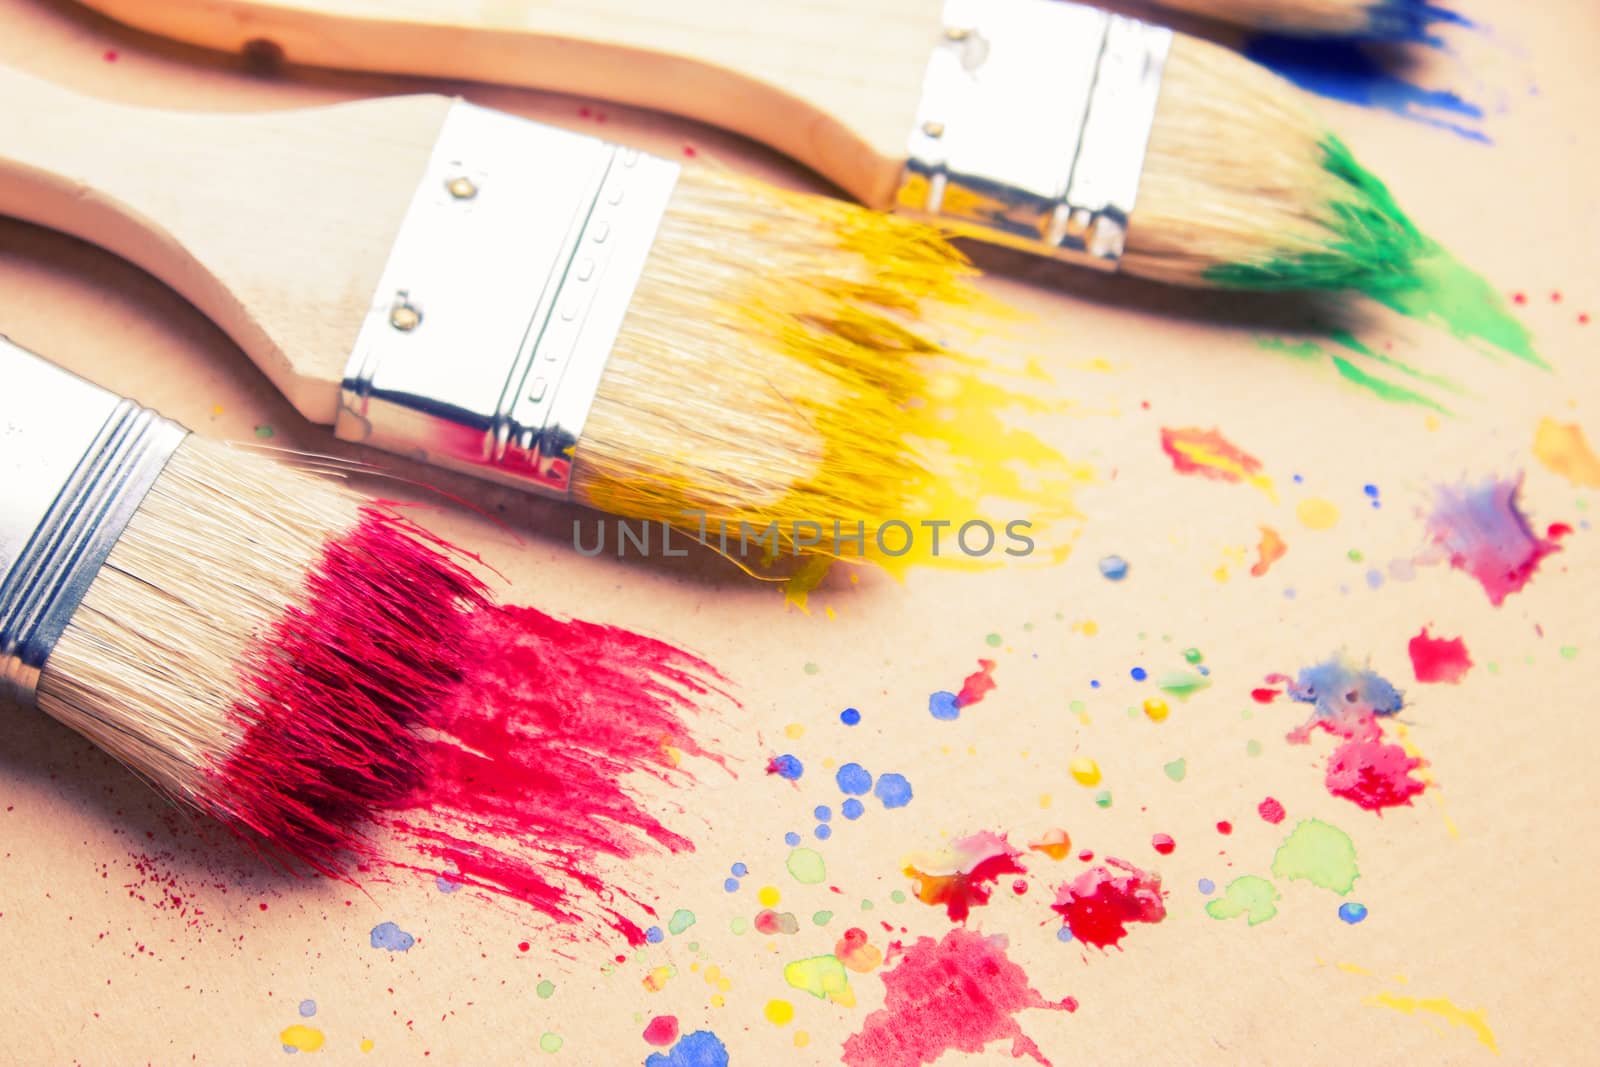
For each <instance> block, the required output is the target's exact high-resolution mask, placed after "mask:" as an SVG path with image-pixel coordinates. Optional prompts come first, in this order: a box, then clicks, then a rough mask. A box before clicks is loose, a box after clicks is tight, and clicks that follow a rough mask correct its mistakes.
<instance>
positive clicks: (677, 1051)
mask: <svg viewBox="0 0 1600 1067" xmlns="http://www.w3.org/2000/svg"><path fill="white" fill-rule="evenodd" d="M644 1067H728V1049H727V1047H726V1046H724V1045H723V1043H722V1041H721V1039H719V1038H718V1037H717V1035H716V1034H714V1033H712V1032H711V1031H710V1030H696V1031H695V1032H694V1033H692V1034H684V1035H683V1036H682V1037H680V1038H678V1043H677V1044H676V1045H673V1046H672V1047H671V1048H670V1049H668V1050H667V1051H666V1052H652V1053H650V1056H649V1058H647V1059H646V1060H645V1061H644Z"/></svg>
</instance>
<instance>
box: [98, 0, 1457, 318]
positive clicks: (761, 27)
mask: <svg viewBox="0 0 1600 1067" xmlns="http://www.w3.org/2000/svg"><path fill="white" fill-rule="evenodd" d="M87 2H88V5H89V6H90V7H93V8H95V9H96V10H98V11H100V12H103V13H104V14H106V15H109V16H110V17H112V18H114V19H117V20H119V21H121V22H125V23H127V24H129V25H132V26H136V27H138V28H139V29H142V30H146V31H149V32H151V33H157V34H163V35H166V36H170V37H175V38H178V39H181V40H185V41H189V42H192V43H195V44H200V45H204V46H207V47H211V48H219V49H224V50H228V51H244V52H246V53H248V54H252V55H256V56H267V55H270V56H274V57H278V58H281V59H284V60H287V61H288V62H290V63H297V64H308V65H312V66H323V67H332V68H336V69H346V70H366V71H379V72H385V73H394V74H415V75H426V76H432V77H445V78H461V79H470V80H473V81H484V82H498V83H501V84H505V85H517V86H526V87H529V88H536V89H548V90H556V91H560V92H567V93H574V94H578V95H583V96H590V97H598V98H600V99H608V100H615V101H618V102H620V103H626V104H633V105H637V106H640V107H647V108H652V109H655V110H659V111H667V112H671V113H674V114H678V115H683V116H686V117H688V118H692V119H696V120H698V121H701V122H705V123H708V124H710V125H713V126H718V127H721V128H723V129H727V130H731V131H734V132H736V133H740V134H743V135H745V136H747V137H750V138H753V139H755V140H757V141H761V142H764V143H765V144H768V145H770V146H771V147H773V148H775V149H777V150H778V151H780V152H782V153H784V154H785V155H788V156H790V157H791V158H793V159H796V160H799V161H800V162H802V163H805V164H806V165H808V166H810V167H812V168H813V169H814V170H816V171H817V172H818V173H820V174H822V175H823V176H824V177H826V178H828V179H830V180H832V181H833V182H834V183H836V184H837V185H839V186H840V187H841V188H843V189H844V190H845V191H846V192H848V193H849V194H851V195H852V196H854V197H855V198H856V199H858V200H859V201H860V202H861V203H863V204H866V205H868V206H871V207H875V208H881V209H888V208H892V209H893V210H895V211H897V212H901V213H905V214H909V215H913V216H917V217H922V218H928V219H932V220H934V221H936V222H937V223H938V224H940V225H941V226H943V227H947V228H948V229H949V230H951V231H953V232H956V233H959V234H961V235H962V236H965V237H970V238H973V239H975V240H979V241H983V242H988V243H991V244H998V245H1003V246H1007V247H1011V248H1015V249H1020V250H1022V251H1025V252H1029V253H1033V254H1035V255H1040V256H1047V257H1050V258H1054V259H1061V260H1066V261H1069V262H1072V263H1077V264H1081V265H1085V266H1089V267H1093V268H1096V269H1100V270H1121V271H1123V272H1126V273H1128V274H1133V275H1138V276H1141V277H1145V278H1150V279H1154V280H1156V281H1161V282H1167V283H1173V284H1178V285H1187V286H1201V287H1219V288H1237V289H1265V290H1292V289H1356V290H1362V291H1365V292H1369V293H1370V292H1373V291H1375V290H1376V291H1382V290H1385V289H1392V288H1405V287H1410V286H1412V285H1414V284H1415V282H1416V276H1415V272H1414V269H1413V261H1414V260H1415V259H1416V258H1418V257H1420V256H1422V255H1424V254H1425V253H1426V252H1427V250H1428V245H1427V242H1426V240H1425V239H1424V238H1423V237H1422V235H1421V234H1419V233H1418V231H1417V230H1416V229H1415V228H1414V227H1413V226H1412V224H1411V223H1410V221H1409V220H1408V219H1407V218H1406V216H1405V214H1404V213H1403V212H1402V211H1401V210H1400V208H1399V207H1398V205H1397V204H1396V203H1395V201H1394V199H1393V198H1392V197H1391V196H1390V195H1389V193H1388V191H1387V190H1386V189H1385V188H1384V186H1383V184H1382V183H1381V182H1380V181H1379V180H1378V179H1377V178H1376V177H1374V176H1373V175H1372V174H1371V173H1370V172H1369V171H1367V170H1366V169H1365V168H1364V167H1362V166H1361V165H1360V164H1359V163H1358V162H1357V161H1356V159H1355V158H1354V156H1352V154H1351V153H1350V151H1349V149H1348V148H1346V147H1345V145H1344V143H1343V142H1342V141H1341V140H1340V139H1339V138H1338V137H1337V136H1336V135H1334V134H1333V133H1332V132H1330V131H1329V129H1328V128H1327V127H1326V126H1325V125H1324V124H1323V123H1322V122H1321V120H1320V119H1319V118H1318V117H1317V115H1316V114H1315V112H1314V111H1313V110H1312V108H1311V106H1310V104H1309V102H1308V101H1307V99H1306V97H1305V96H1304V95H1303V94H1302V93H1301V92H1300V91H1299V90H1298V89H1296V88H1295V87H1294V86H1292V85H1290V84H1289V83H1288V82H1287V81H1285V80H1283V79H1282V78H1280V77H1278V76H1277V75H1275V74H1273V73H1272V72H1271V71H1269V70H1267V69H1266V68H1264V67H1261V66H1259V65H1257V64H1255V63H1252V62H1250V61H1249V60H1247V59H1245V58H1243V57H1242V56H1239V55H1237V54H1235V53H1234V52H1232V51H1229V50H1228V49H1226V48H1223V47H1220V46H1218V45H1215V44H1212V43H1210V42H1208V41H1205V40H1201V39H1199V38H1196V37H1190V36H1186V35H1184V34H1175V33H1173V32H1172V31H1170V30H1168V29H1166V28H1164V27H1161V26H1156V25H1152V24H1149V23H1146V22H1142V21H1139V20H1137V19H1132V18H1126V17H1123V16H1120V15H1112V14H1109V13H1107V12H1104V11H1100V10H1098V9H1096V8H1093V7H1086V6H1084V5H1082V4H1073V3H1065V2H1062V0H870V2H862V3H859V4H846V5H841V4H839V3H837V0H682V2H679V3H674V4H666V5H661V4H656V5H647V6H648V10H645V5H640V4H638V3H637V2H636V0H496V2H492V3H477V4H465V5H464V4H460V3H456V2H454V0H293V2H289V0H165V2H163V3H159V4H152V3H148V2H147V0H87ZM1192 2H1193V3H1198V2H1199V0H1192ZM1263 2H1265V0H1263Z"/></svg>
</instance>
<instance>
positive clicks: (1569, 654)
mask: <svg viewBox="0 0 1600 1067" xmlns="http://www.w3.org/2000/svg"><path fill="white" fill-rule="evenodd" d="M1561 658H1562V659H1577V658H1578V646H1577V645H1562V646H1561Z"/></svg>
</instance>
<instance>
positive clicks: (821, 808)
mask: <svg viewBox="0 0 1600 1067" xmlns="http://www.w3.org/2000/svg"><path fill="white" fill-rule="evenodd" d="M811 814H812V815H813V816H815V817H816V820H817V821H818V822H827V821H828V820H829V819H831V818H833V809H832V808H830V807H828V805H826V804H818V805H817V806H816V807H815V808H813V809H812V810H811Z"/></svg>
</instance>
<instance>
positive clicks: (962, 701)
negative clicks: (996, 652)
mask: <svg viewBox="0 0 1600 1067" xmlns="http://www.w3.org/2000/svg"><path fill="white" fill-rule="evenodd" d="M994 668H995V662H994V660H992V659H980V660H979V661H978V669H977V670H975V671H973V672H972V673H971V674H969V675H967V678H966V681H964V682H962V683H961V692H959V693H957V694H956V706H957V707H962V708H966V707H971V706H972V705H973V704H976V703H978V702H979V701H980V700H982V699H983V698H984V697H986V696H988V695H989V694H990V693H992V692H993V691H994V687H995V681H994Z"/></svg>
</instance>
